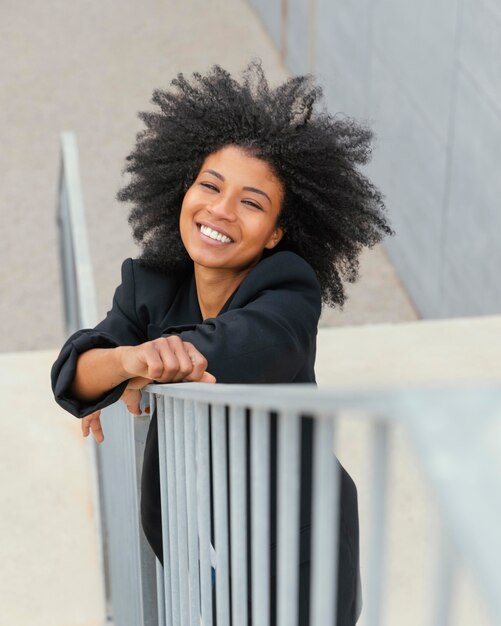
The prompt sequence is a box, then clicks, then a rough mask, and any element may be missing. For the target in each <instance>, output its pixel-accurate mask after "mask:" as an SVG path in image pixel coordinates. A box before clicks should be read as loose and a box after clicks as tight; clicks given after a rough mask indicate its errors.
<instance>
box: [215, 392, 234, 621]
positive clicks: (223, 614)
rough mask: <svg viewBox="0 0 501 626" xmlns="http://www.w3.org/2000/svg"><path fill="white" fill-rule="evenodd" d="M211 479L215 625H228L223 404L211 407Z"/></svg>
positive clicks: (227, 557)
mask: <svg viewBox="0 0 501 626" xmlns="http://www.w3.org/2000/svg"><path fill="white" fill-rule="evenodd" d="M212 479H213V485H214V526H215V529H214V530H215V532H214V538H215V544H216V545H215V549H216V562H217V565H216V616H217V625H218V626H229V624H230V589H229V550H228V541H229V537H228V484H227V458H226V416H225V408H224V405H222V404H214V405H213V406H212Z"/></svg>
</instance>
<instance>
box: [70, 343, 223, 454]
mask: <svg viewBox="0 0 501 626" xmlns="http://www.w3.org/2000/svg"><path fill="white" fill-rule="evenodd" d="M117 350H121V355H120V357H121V359H120V360H121V363H122V367H123V369H124V370H125V371H126V372H129V373H134V372H140V373H139V374H136V375H135V376H134V377H133V378H131V379H130V380H129V382H128V384H127V387H126V388H125V391H124V392H123V394H122V395H121V396H120V400H122V402H124V403H125V405H126V407H127V409H128V411H129V412H130V413H132V414H133V415H141V407H140V403H141V389H142V388H143V387H145V386H146V385H148V384H149V383H151V382H153V381H154V380H156V381H158V382H180V381H183V382H184V381H186V382H201V383H215V382H216V379H215V377H214V376H213V375H212V374H209V372H207V371H206V368H207V359H206V358H205V357H204V355H203V354H202V353H200V352H199V351H198V350H197V349H196V348H195V346H194V345H193V344H191V343H189V342H188V341H183V340H182V339H181V338H180V337H178V336H177V335H171V336H170V337H160V338H159V339H155V340H154V341H148V342H146V343H143V344H140V345H139V346H124V347H121V348H117ZM145 372H146V373H148V374H150V376H148V375H144V374H145ZM145 412H146V413H149V412H150V407H149V406H146V407H145ZM100 416H101V411H94V413H91V414H90V415H87V416H86V417H83V418H82V419H81V428H82V434H83V436H84V437H87V436H88V434H89V432H90V431H92V434H93V436H94V439H95V440H96V441H97V442H98V443H102V442H103V441H104V434H103V429H102V427H101V420H100Z"/></svg>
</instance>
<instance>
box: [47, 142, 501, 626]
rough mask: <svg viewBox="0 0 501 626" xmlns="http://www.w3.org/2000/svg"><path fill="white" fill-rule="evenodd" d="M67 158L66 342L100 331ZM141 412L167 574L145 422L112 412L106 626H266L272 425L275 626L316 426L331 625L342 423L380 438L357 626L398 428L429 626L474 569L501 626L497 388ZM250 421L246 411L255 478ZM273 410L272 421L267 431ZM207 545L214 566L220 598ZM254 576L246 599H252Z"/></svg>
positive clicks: (285, 395)
mask: <svg viewBox="0 0 501 626" xmlns="http://www.w3.org/2000/svg"><path fill="white" fill-rule="evenodd" d="M62 146H63V149H62V155H63V157H62V174H61V180H60V202H59V210H58V214H59V215H60V216H61V217H60V222H59V223H60V228H61V235H62V237H61V240H62V267H63V276H64V282H65V301H66V313H67V319H68V332H70V331H72V330H73V329H76V328H79V327H92V326H94V325H95V323H96V309H95V300H94V295H93V294H94V285H93V282H92V272H91V270H90V261H89V256H88V250H87V246H86V243H85V234H84V226H83V224H84V221H83V203H82V201H81V195H80V189H79V183H78V167H77V159H76V148H75V143H74V138H73V137H72V136H71V135H69V134H64V135H63V137H62ZM146 402H149V403H150V405H151V411H152V412H153V410H154V408H155V407H156V410H157V418H158V429H159V455H160V474H161V492H162V523H163V537H164V563H165V564H166V567H165V568H163V567H162V566H161V564H160V562H159V561H158V560H157V559H156V558H155V556H154V554H153V552H152V550H151V548H150V546H149V544H148V543H147V541H146V539H145V537H144V534H143V531H142V528H141V524H140V514H139V501H140V487H139V485H140V481H139V476H140V473H141V466H142V458H143V453H144V445H145V439H146V433H147V430H148V426H149V420H150V417H149V416H147V415H143V416H141V417H137V418H133V417H132V416H131V415H130V414H129V413H128V412H127V410H126V408H125V406H124V405H123V404H122V403H117V404H115V405H113V406H112V407H108V408H107V409H105V410H104V411H103V414H102V421H103V428H104V431H105V434H106V441H105V444H103V445H102V446H99V447H98V446H96V444H95V443H94V442H93V441H92V440H91V442H92V443H91V444H89V445H90V449H91V451H92V455H93V463H94V465H93V466H94V467H95V468H97V469H96V486H97V485H99V493H100V499H99V498H97V496H96V511H97V514H98V515H97V519H98V520H102V521H101V522H99V521H98V531H99V532H100V535H101V538H102V541H103V546H104V547H103V568H104V571H105V572H106V583H107V584H106V589H107V598H108V600H109V602H110V605H109V617H110V618H111V615H112V617H113V621H114V624H115V626H129V625H130V626H157V625H158V626H164V625H166V626H167V625H173V626H185V625H187V624H196V625H197V626H199V624H201V623H202V624H203V625H204V626H208V625H210V624H212V623H213V621H212V611H213V607H212V602H213V599H215V615H216V618H217V625H218V626H223V625H224V624H230V623H231V624H233V625H234V626H235V625H238V626H240V625H241V624H243V625H245V624H246V623H247V622H246V619H247V617H248V608H249V606H250V607H251V610H252V618H253V622H252V623H253V625H254V626H257V625H259V626H266V624H268V614H269V611H268V609H269V604H270V593H269V588H268V585H267V580H268V576H269V567H270V561H269V533H270V528H269V524H268V522H267V521H266V520H268V517H269V516H268V513H269V510H268V507H269V488H270V486H269V474H270V446H269V421H270V420H271V419H276V420H277V426H278V447H277V454H278V465H277V467H278V479H277V485H278V489H277V493H278V502H277V507H278V531H277V538H278V557H277V590H276V597H277V613H278V622H277V623H278V624H279V626H294V624H295V623H296V619H297V615H296V613H295V592H296V590H297V588H298V574H297V568H296V567H295V564H296V563H297V551H298V523H299V521H298V514H297V512H298V507H299V503H298V495H299V482H298V480H299V475H300V471H301V468H300V457H299V456H298V455H299V452H298V450H299V437H300V428H299V423H300V418H301V415H308V416H310V419H312V420H313V421H314V431H315V439H314V468H313V472H314V479H313V509H312V512H313V513H312V520H313V524H312V540H313V541H312V566H311V567H312V584H311V620H310V623H311V626H316V625H320V624H321V625H322V626H325V625H326V624H334V610H335V606H336V599H335V597H334V594H333V592H332V590H333V589H335V588H336V587H335V580H336V576H337V572H336V563H337V561H336V559H334V558H332V555H333V554H335V551H336V545H335V543H336V540H337V533H336V532H334V529H335V528H336V524H337V516H338V511H337V508H336V503H337V496H338V484H337V481H336V480H335V476H336V475H337V473H336V472H335V471H334V470H335V458H336V456H335V455H336V454H337V446H338V439H337V437H336V434H337V427H338V418H339V415H340V414H342V413H343V412H344V411H350V412H351V413H350V415H354V416H355V417H356V418H357V419H363V420H365V421H367V422H368V423H370V425H371V433H372V434H371V448H372V460H371V466H370V477H369V480H370V487H369V492H370V494H371V506H370V523H369V524H368V528H369V529H370V537H369V541H368V550H367V553H368V559H367V566H366V568H365V570H364V572H363V576H362V579H363V585H362V592H363V599H364V602H363V611H362V618H361V620H360V621H361V622H363V623H364V624H365V625H367V626H375V625H378V624H381V623H383V622H382V600H383V597H384V595H383V590H384V589H385V577H384V572H385V559H386V556H387V546H386V540H387V537H386V534H385V531H386V517H387V506H386V500H387V498H386V496H387V490H388V479H389V476H390V475H391V471H390V470H391V468H390V467H389V466H388V458H389V455H388V440H389V437H390V434H391V432H392V430H393V429H394V428H395V427H397V426H398V427H402V428H403V429H404V431H405V432H406V434H407V437H408V440H409V442H410V444H411V446H412V447H413V448H414V451H415V455H416V459H417V462H418V464H419V465H420V467H421V470H422V474H423V475H424V476H425V477H426V478H427V480H428V484H429V486H430V488H431V490H432V492H433V493H434V494H435V502H436V508H437V512H438V514H439V516H440V520H441V525H442V529H443V532H442V535H441V540H440V541H439V543H438V545H437V550H436V553H437V562H436V563H430V564H429V567H430V574H432V576H433V586H432V590H430V593H433V598H434V599H433V600H432V601H431V602H430V619H429V622H427V624H430V626H431V625H434V626H435V625H436V626H438V625H440V626H445V625H446V624H448V621H449V620H450V615H451V608H452V606H453V596H452V593H451V590H452V581H453V579H454V575H455V572H456V571H457V568H458V566H459V564H461V563H463V562H464V563H467V564H468V565H469V567H470V569H471V571H472V572H473V574H474V576H475V579H476V581H477V582H478V584H479V587H480V590H481V591H482V593H483V595H484V598H485V601H486V603H487V605H488V607H489V610H490V613H491V617H492V623H493V624H499V623H501V576H499V574H498V566H497V559H498V557H499V555H501V533H500V532H499V528H501V472H500V469H501V467H500V465H501V461H500V459H501V454H500V452H501V390H500V389H499V387H493V386H485V387H475V388H471V389H462V390H460V389H458V388H444V389H435V390H430V389H421V390H419V389H396V390H386V391H381V392H376V391H366V392H349V393H348V392H346V393H342V392H340V391H335V390H326V389H318V388H315V387H314V388H311V386H309V385H259V386H257V385H250V386H245V385H244V386H242V385H221V384H217V385H203V384H198V383H190V384H186V383H184V384H170V385H150V386H148V387H147V388H145V392H144V401H143V405H144V403H146ZM246 410H249V411H250V419H249V427H250V442H249V443H250V446H249V451H250V458H249V459H248V461H249V462H248V463H247V459H246V458H245V454H246V446H245V433H244V424H245V420H244V411H246ZM226 411H228V420H226ZM271 411H273V412H275V413H276V414H277V416H276V417H272V416H270V412H271ZM209 413H210V418H209ZM210 460H211V461H210ZM210 462H211V463H212V467H210V466H209V463H210ZM248 467H249V468H250V470H249V471H250V475H247V470H248ZM348 469H349V468H348ZM211 471H212V484H211V483H210V481H209V475H210V472H211ZM228 477H229V478H228ZM247 480H249V481H250V485H251V511H250V513H251V535H252V541H251V545H252V549H251V552H250V553H249V554H248V553H247V538H246V536H245V531H244V529H245V528H246V525H245V520H246V515H247V514H248V513H249V512H248V511H247V510H246V506H247V504H246V500H245V498H243V497H242V494H243V493H245V489H244V486H245V484H246V481H247ZM96 488H97V487H96ZM211 513H212V517H213V520H214V521H213V527H212V522H211ZM211 536H214V544H215V550H216V555H217V565H216V584H215V587H214V592H213V590H212V587H211V584H212V583H211V557H210V540H211ZM493 555H494V556H493ZM247 562H249V564H250V568H249V569H250V571H251V578H252V580H251V582H252V597H251V598H248V597H247V596H246V594H247V582H248V581H247V579H246V577H247ZM230 579H231V584H230ZM111 608H112V610H111Z"/></svg>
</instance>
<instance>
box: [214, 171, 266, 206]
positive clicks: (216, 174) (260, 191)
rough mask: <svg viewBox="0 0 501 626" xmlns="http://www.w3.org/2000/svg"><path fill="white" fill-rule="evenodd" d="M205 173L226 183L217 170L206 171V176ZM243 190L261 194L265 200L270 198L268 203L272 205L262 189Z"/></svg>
mask: <svg viewBox="0 0 501 626" xmlns="http://www.w3.org/2000/svg"><path fill="white" fill-rule="evenodd" d="M205 172H207V173H208V174H212V175H213V176H215V177H216V178H219V180H222V181H223V183H224V180H225V178H224V176H223V175H222V174H220V173H219V172H216V170H204V171H203V172H202V174H204V173H205ZM243 189H244V190H245V191H253V192H254V193H260V194H261V195H262V196H265V198H268V201H269V203H270V204H271V203H272V202H271V198H270V196H269V195H268V194H267V193H265V192H264V191H262V190H261V189H257V188H256V187H243Z"/></svg>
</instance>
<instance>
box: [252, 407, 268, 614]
mask: <svg viewBox="0 0 501 626" xmlns="http://www.w3.org/2000/svg"><path fill="white" fill-rule="evenodd" d="M269 499H270V432H269V416H268V412H267V411H266V410H265V409H257V410H254V411H252V414H251V524H252V530H251V534H252V624H253V626H268V624H269V618H270V596H269V582H268V581H269V578H270V521H269Z"/></svg>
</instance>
